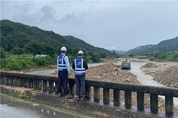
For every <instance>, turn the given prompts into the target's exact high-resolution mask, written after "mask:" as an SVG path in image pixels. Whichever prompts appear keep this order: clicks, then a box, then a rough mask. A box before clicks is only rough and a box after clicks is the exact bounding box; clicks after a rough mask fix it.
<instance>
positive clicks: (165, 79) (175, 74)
mask: <svg viewBox="0 0 178 118" xmlns="http://www.w3.org/2000/svg"><path fill="white" fill-rule="evenodd" d="M154 80H156V81H158V82H159V83H161V84H164V85H166V86H168V87H173V88H178V66H172V67H169V68H167V69H166V70H164V71H162V72H157V74H155V76H154Z"/></svg>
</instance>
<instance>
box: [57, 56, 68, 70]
mask: <svg viewBox="0 0 178 118" xmlns="http://www.w3.org/2000/svg"><path fill="white" fill-rule="evenodd" d="M64 58H65V55H63V54H61V55H59V56H58V70H59V71H67V65H66V63H65V60H64Z"/></svg>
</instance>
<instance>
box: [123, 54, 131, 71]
mask: <svg viewBox="0 0 178 118" xmlns="http://www.w3.org/2000/svg"><path fill="white" fill-rule="evenodd" d="M121 68H122V69H131V63H130V61H128V59H127V55H126V57H125V61H122V64H121Z"/></svg>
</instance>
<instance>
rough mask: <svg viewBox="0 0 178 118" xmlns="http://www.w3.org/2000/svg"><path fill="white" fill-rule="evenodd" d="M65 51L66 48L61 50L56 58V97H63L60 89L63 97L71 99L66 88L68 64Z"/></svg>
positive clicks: (68, 71)
mask: <svg viewBox="0 0 178 118" xmlns="http://www.w3.org/2000/svg"><path fill="white" fill-rule="evenodd" d="M66 53H67V49H66V47H62V48H61V54H60V55H59V56H58V57H57V68H58V96H60V97H61V96H62V95H63V91H62V89H61V88H63V89H64V95H65V96H66V98H67V99H68V98H71V97H73V96H71V95H70V94H69V88H68V76H70V63H69V59H68V56H66Z"/></svg>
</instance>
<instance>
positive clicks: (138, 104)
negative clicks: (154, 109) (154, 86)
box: [137, 92, 144, 110]
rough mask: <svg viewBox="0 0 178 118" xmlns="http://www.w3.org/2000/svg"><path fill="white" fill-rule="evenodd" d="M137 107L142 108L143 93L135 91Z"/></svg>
mask: <svg viewBox="0 0 178 118" xmlns="http://www.w3.org/2000/svg"><path fill="white" fill-rule="evenodd" d="M137 109H138V110H143V109H144V93H141V92H137Z"/></svg>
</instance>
